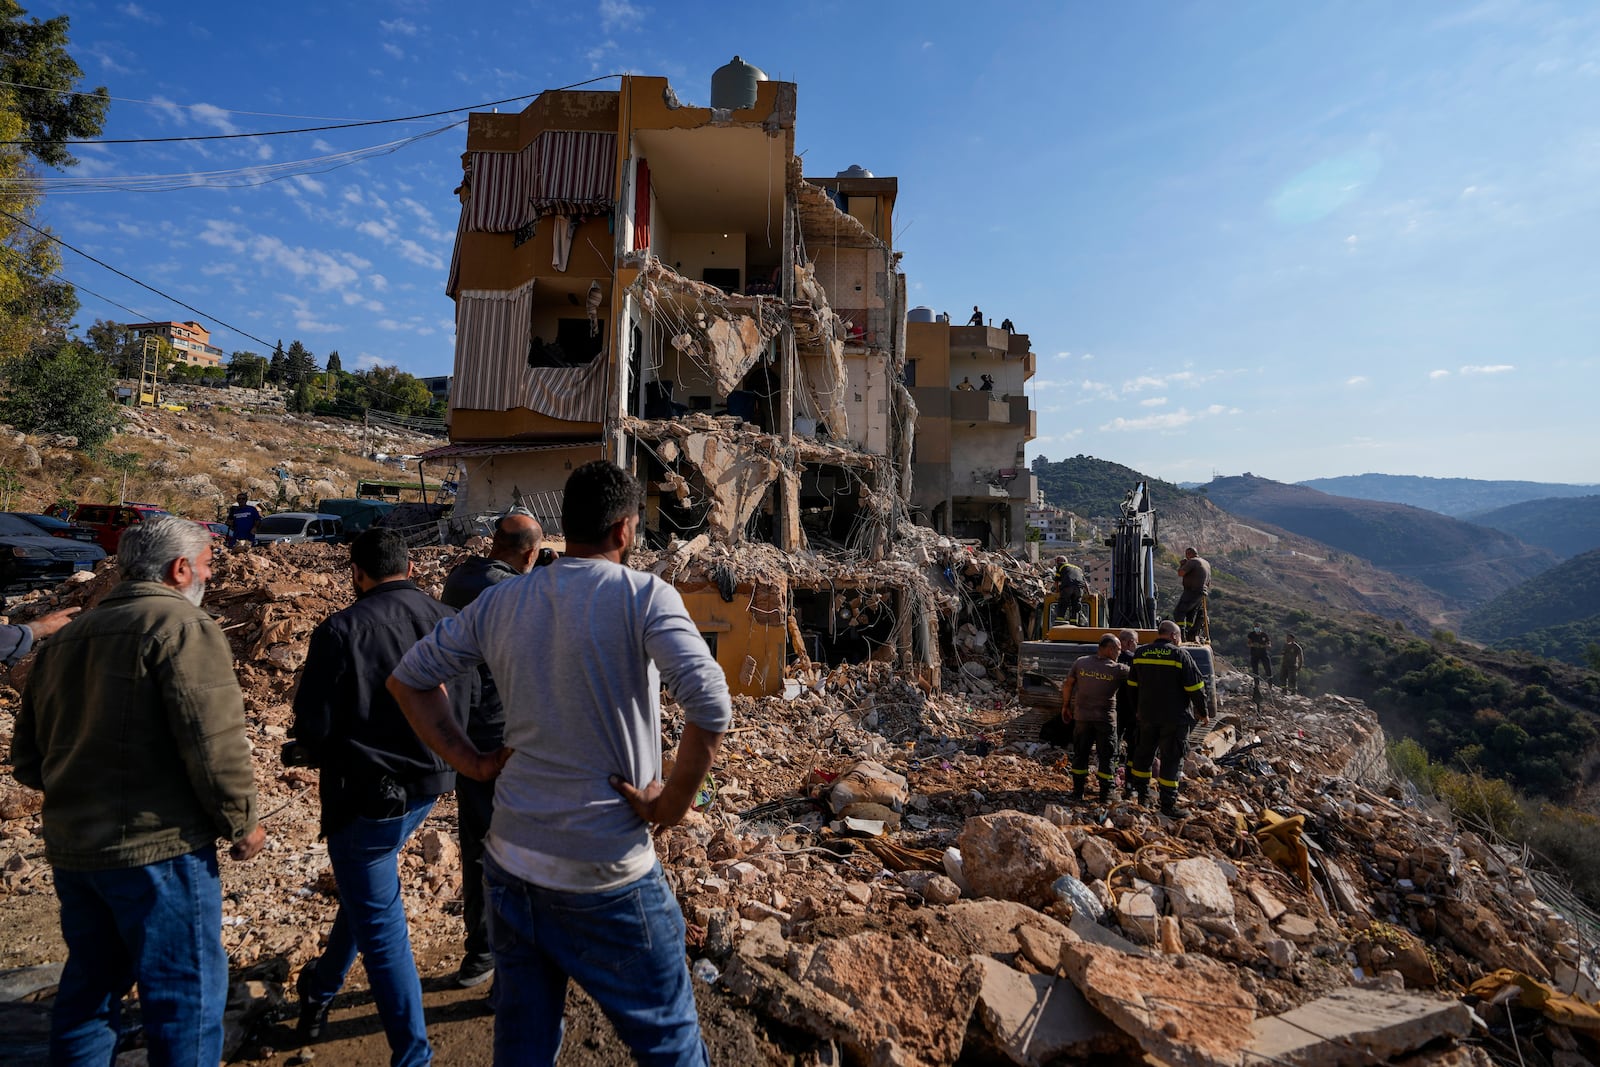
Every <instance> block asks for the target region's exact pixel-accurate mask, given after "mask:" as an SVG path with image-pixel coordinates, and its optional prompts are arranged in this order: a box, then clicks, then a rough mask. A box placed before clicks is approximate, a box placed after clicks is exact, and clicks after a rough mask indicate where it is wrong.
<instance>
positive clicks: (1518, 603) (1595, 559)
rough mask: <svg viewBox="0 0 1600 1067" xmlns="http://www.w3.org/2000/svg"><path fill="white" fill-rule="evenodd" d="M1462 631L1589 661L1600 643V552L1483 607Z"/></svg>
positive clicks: (1578, 558) (1561, 657) (1577, 558)
mask: <svg viewBox="0 0 1600 1067" xmlns="http://www.w3.org/2000/svg"><path fill="white" fill-rule="evenodd" d="M1461 632H1462V633H1463V634H1466V635H1467V636H1469V637H1473V638H1476V639H1479V640H1482V641H1489V642H1494V643H1496V644H1498V645H1501V646H1503V647H1507V648H1523V649H1527V650H1529V651H1532V652H1537V653H1539V654H1540V655H1546V656H1550V657H1551V658H1553V659H1559V660H1562V661H1564V662H1567V663H1583V662H1585V660H1584V649H1585V647H1586V646H1587V645H1588V644H1589V643H1591V642H1600V549H1593V550H1591V551H1588V552H1585V553H1583V554H1582V555H1579V556H1574V557H1572V558H1571V559H1569V560H1567V561H1565V562H1563V563H1561V564H1558V565H1557V566H1555V567H1553V568H1551V569H1550V570H1548V571H1545V572H1544V573H1543V574H1540V575H1538V576H1536V577H1535V578H1533V579H1532V580H1530V581H1528V582H1526V583H1524V584H1522V585H1519V586H1517V587H1516V588H1514V589H1511V590H1509V591H1507V592H1505V593H1502V594H1501V595H1500V596H1497V597H1495V598H1494V599H1493V600H1491V601H1489V602H1488V603H1486V604H1484V605H1482V606H1481V607H1479V608H1478V610H1476V611H1474V612H1473V613H1472V614H1471V615H1469V616H1467V618H1466V619H1465V620H1463V621H1462V624H1461Z"/></svg>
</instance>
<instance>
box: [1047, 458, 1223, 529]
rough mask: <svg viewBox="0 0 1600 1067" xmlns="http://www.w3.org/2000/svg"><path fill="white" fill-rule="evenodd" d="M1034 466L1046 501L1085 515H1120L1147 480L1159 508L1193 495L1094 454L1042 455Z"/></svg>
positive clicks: (1096, 516)
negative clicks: (1057, 457) (1131, 494)
mask: <svg viewBox="0 0 1600 1067" xmlns="http://www.w3.org/2000/svg"><path fill="white" fill-rule="evenodd" d="M1031 469H1032V470H1033V473H1034V474H1035V475H1037V476H1038V478H1039V491H1040V492H1041V493H1043V494H1044V498H1045V500H1046V501H1048V502H1049V503H1050V504H1051V505H1052V506H1054V507H1058V508H1066V509H1067V510H1068V511H1071V512H1074V513H1076V514H1078V515H1082V516H1084V517H1085V518H1107V517H1112V516H1115V515H1117V514H1118V510H1119V508H1120V507H1121V505H1122V498H1123V497H1125V496H1127V494H1128V490H1130V489H1132V488H1133V487H1134V486H1135V485H1136V484H1138V483H1139V482H1146V483H1148V485H1149V489H1150V493H1151V497H1152V499H1154V500H1155V501H1156V503H1157V506H1160V507H1165V506H1169V505H1170V503H1171V502H1172V501H1174V500H1178V499H1181V498H1182V497H1186V496H1192V495H1193V494H1192V493H1190V492H1189V491H1188V490H1186V489H1180V488H1178V487H1177V486H1176V485H1173V484H1172V483H1171V482H1164V481H1162V480H1161V479H1160V478H1151V477H1149V476H1148V475H1144V474H1140V473H1139V472H1138V471H1136V470H1134V469H1133V468H1132V467H1124V466H1123V465H1122V464H1120V463H1113V462H1112V461H1110V460H1106V459H1095V458H1094V457H1093V456H1082V455H1079V456H1073V457H1072V458H1071V459H1061V460H1056V461H1055V462H1054V463H1052V462H1051V461H1050V460H1048V459H1046V458H1045V457H1044V456H1039V457H1037V458H1036V459H1035V460H1034V461H1033V466H1032V468H1031Z"/></svg>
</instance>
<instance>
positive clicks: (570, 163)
mask: <svg viewBox="0 0 1600 1067" xmlns="http://www.w3.org/2000/svg"><path fill="white" fill-rule="evenodd" d="M531 147H532V149H533V209H534V211H535V212H537V213H538V214H539V215H541V216H542V215H597V214H602V213H604V212H607V211H610V210H611V208H612V205H613V204H615V203H616V185H617V135H616V134H614V133H592V132H589V131H586V130H546V131H545V132H544V133H541V134H540V135H539V136H538V137H536V138H535V139H534V142H533V144H532V146H531Z"/></svg>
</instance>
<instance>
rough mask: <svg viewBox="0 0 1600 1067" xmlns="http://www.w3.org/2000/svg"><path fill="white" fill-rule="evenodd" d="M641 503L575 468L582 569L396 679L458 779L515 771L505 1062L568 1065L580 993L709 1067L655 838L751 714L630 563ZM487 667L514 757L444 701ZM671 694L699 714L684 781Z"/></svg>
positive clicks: (456, 637)
mask: <svg viewBox="0 0 1600 1067" xmlns="http://www.w3.org/2000/svg"><path fill="white" fill-rule="evenodd" d="M642 500H643V493H642V490H641V488H640V486H639V483H638V482H637V481H635V480H634V478H633V477H632V476H631V475H630V474H628V473H627V472H626V471H624V470H622V469H621V468H620V467H618V466H616V464H614V463H610V462H607V461H605V460H595V461H593V462H591V463H586V464H584V465H583V466H581V467H579V468H578V469H577V470H575V471H573V473H572V476H571V477H570V478H568V479H567V485H566V493H565V498H564V500H563V502H562V507H561V524H562V529H563V531H564V532H565V534H566V538H567V553H566V555H565V556H563V557H562V558H561V559H559V560H557V561H556V562H555V563H554V564H552V565H551V566H549V567H541V568H539V569H538V570H536V571H534V572H533V573H532V574H530V575H528V576H527V577H525V578H520V579H518V580H517V581H514V582H502V583H501V584H500V585H497V586H495V587H494V588H493V589H490V590H488V591H487V592H485V593H484V594H483V595H482V596H480V597H479V598H478V599H477V600H476V601H474V602H473V604H472V605H471V606H470V607H468V608H467V609H466V610H465V611H463V612H462V613H461V614H460V615H458V616H456V617H455V618H453V619H449V620H446V621H445V622H444V623H442V624H441V625H440V626H439V627H438V628H437V629H436V630H435V631H434V632H433V634H432V635H430V636H429V637H428V638H426V639H425V640H423V641H421V642H419V643H418V644H417V646H416V647H415V648H413V649H412V650H411V651H410V652H409V653H407V654H406V657H405V659H404V660H402V661H401V663H400V666H399V667H397V668H396V669H395V673H394V677H392V678H391V679H390V680H389V688H390V691H391V692H392V693H394V695H395V697H396V699H397V700H399V701H400V704H401V707H403V708H404V709H405V712H406V715H407V717H408V718H409V719H410V720H411V723H412V725H413V726H415V727H416V729H417V732H418V733H419V734H420V735H421V736H422V737H423V738H424V739H426V740H427V742H428V744H429V745H430V746H432V747H433V749H434V750H435V751H436V752H439V753H440V754H442V755H444V757H445V758H446V759H447V760H449V761H450V763H451V765H452V766H454V767H456V768H457V769H458V770H459V771H460V772H461V773H463V774H466V775H468V776H469V777H474V778H479V779H488V778H492V777H494V776H495V774H496V773H497V772H498V773H499V774H500V777H499V779H498V781H497V783H496V791H495V810H494V825H493V826H492V827H491V829H490V831H489V839H488V841H487V843H486V844H485V848H484V851H485V855H484V860H483V868H484V882H485V888H486V891H487V896H488V900H489V908H490V920H489V925H490V929H491V930H492V931H493V941H494V954H495V968H496V970H497V972H498V975H497V978H496V981H495V989H494V994H493V1002H494V1007H495V1034H494V1042H495V1062H497V1063H518V1064H522V1063H527V1064H552V1063H554V1062H555V1058H556V1054H557V1053H558V1052H559V1051H560V1048H561V1037H562V1032H563V1024H562V1021H561V1019H562V1010H563V1005H564V1003H565V999H566V988H567V980H568V979H569V978H571V979H574V980H576V981H577V983H578V984H579V985H580V986H582V987H583V989H584V990H585V991H586V992H587V993H588V994H589V995H590V996H591V997H593V998H594V999H595V1001H597V1002H598V1003H599V1005H600V1007H601V1010H602V1011H604V1012H605V1014H606V1017H607V1018H609V1019H610V1020H611V1022H612V1024H613V1025H614V1026H615V1027H616V1029H617V1032H618V1034H619V1035H620V1036H621V1037H622V1039H623V1041H624V1042H626V1043H627V1044H628V1046H629V1047H630V1048H632V1049H633V1051H634V1055H635V1056H636V1057H638V1058H639V1060H640V1062H644V1063H653V1064H654V1063H659V1064H681V1065H687V1067H694V1065H703V1064H706V1063H707V1062H708V1059H707V1053H706V1048H705V1043H704V1041H703V1040H702V1039H701V1037H700V1023H699V1019H698V1017H697V1016H696V1014H695V1004H694V991H693V988H692V987H691V982H690V978H689V968H688V965H687V963H686V961H685V958H684V947H683V946H684V942H683V938H684V931H685V925H684V921H683V914H682V912H681V911H680V910H679V909H678V905H677V902H676V901H675V900H674V899H673V895H672V891H671V889H669V888H668V887H667V884H666V880H665V878H664V877H663V875H662V872H661V865H660V864H659V863H658V862H657V861H656V856H655V850H654V848H653V847H652V845H651V840H650V826H651V825H652V824H657V825H662V826H670V825H672V824H674V823H676V822H678V821H679V820H680V819H682V818H683V816H684V814H685V813H686V812H687V811H688V810H689V807H690V805H691V804H692V803H693V801H694V797H695V793H696V792H697V791H698V790H699V788H700V785H701V783H702V781H703V780H704V778H705V775H706V772H707V771H708V770H709V769H710V767H711V763H712V760H713V759H714V758H715V756H716V752H717V747H718V745H719V743H720V740H721V737H722V733H723V731H725V730H726V729H727V728H728V722H729V718H730V716H731V711H732V709H731V706H730V701H729V696H728V684H727V680H726V679H725V678H724V676H723V673H722V670H721V668H720V667H718V666H717V662H716V660H715V659H713V658H712V656H711V653H710V650H709V649H708V648H707V647H706V643H705V640H704V638H702V637H701V636H700V634H699V632H698V630H696V628H695V625H694V621H693V620H692V619H690V617H689V614H688V612H687V611H686V610H685V609H684V606H683V598H682V597H680V596H679V595H678V592H677V590H675V589H674V588H672V586H670V585H668V584H667V583H666V582H663V581H662V580H661V579H660V578H657V577H655V576H654V575H651V574H647V573H644V572H641V571H635V570H632V569H630V568H629V567H627V566H626V565H625V563H624V561H625V560H626V558H627V556H628V552H629V550H630V549H631V548H632V547H633V544H634V541H635V539H636V538H637V536H638V527H639V509H640V505H641V503H642ZM535 644H537V648H536V651H535V652H534V653H532V654H530V651H529V650H530V648H531V647H533V646H534V645H535ZM479 663H486V664H487V665H488V667H489V671H490V673H491V674H493V675H494V678H495V681H496V683H497V684H498V686H499V690H500V697H501V700H502V701H504V703H505V709H506V744H507V745H508V746H510V747H509V748H504V749H501V750H500V751H498V752H480V751H479V750H478V749H477V747H476V746H474V745H473V744H472V742H471V740H470V739H469V738H468V737H467V735H466V732H465V731H464V730H462V729H461V728H460V726H459V724H458V723H456V721H455V720H454V719H452V718H451V716H450V714H449V711H448V708H447V706H446V704H445V700H444V694H443V693H442V691H441V690H440V689H439V687H438V686H439V682H440V681H441V680H443V679H445V678H447V677H449V676H450V675H452V674H454V673H456V672H458V671H461V670H465V669H469V668H471V667H473V666H476V665H477V664H479ZM663 683H665V685H666V687H667V688H668V689H669V690H670V691H671V692H672V695H673V697H674V698H675V699H676V701H677V703H678V706H679V707H680V708H681V709H682V711H683V715H684V728H683V737H682V740H681V741H680V742H679V743H678V752H677V761H676V765H675V767H674V768H673V771H672V776H671V777H670V778H669V779H668V780H667V782H666V784H665V785H663V784H662V783H661V781H660V780H659V779H660V777H661V767H662V755H661V708H660V694H661V687H662V684H663ZM502 767H503V768H504V770H503V771H501V768H502ZM634 783H638V784H637V785H635V784H634Z"/></svg>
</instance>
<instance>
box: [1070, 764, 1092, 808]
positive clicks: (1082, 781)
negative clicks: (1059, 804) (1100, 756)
mask: <svg viewBox="0 0 1600 1067" xmlns="http://www.w3.org/2000/svg"><path fill="white" fill-rule="evenodd" d="M1088 785H1089V776H1088V775H1087V774H1079V773H1078V772H1077V771H1073V772H1072V799H1073V800H1080V801H1081V800H1082V799H1083V791H1084V789H1085V788H1087V786H1088Z"/></svg>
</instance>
